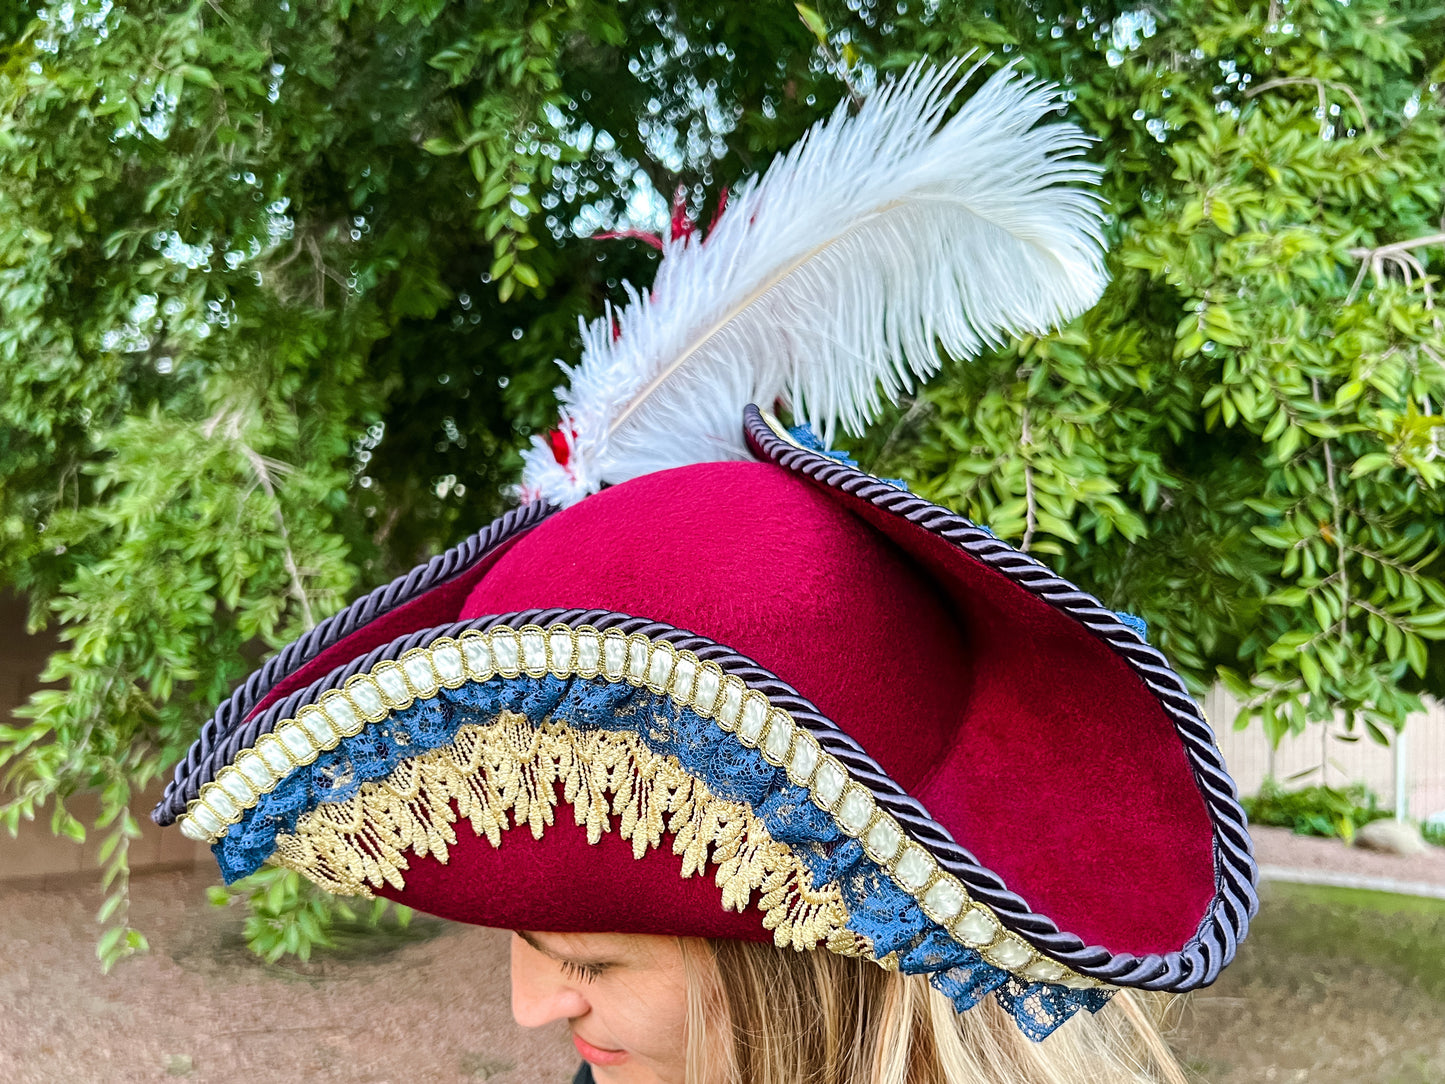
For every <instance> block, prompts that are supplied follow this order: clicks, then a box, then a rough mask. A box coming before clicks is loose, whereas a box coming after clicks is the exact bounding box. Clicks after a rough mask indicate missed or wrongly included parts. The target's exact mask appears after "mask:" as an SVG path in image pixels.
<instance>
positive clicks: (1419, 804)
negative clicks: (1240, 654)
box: [1204, 686, 1445, 821]
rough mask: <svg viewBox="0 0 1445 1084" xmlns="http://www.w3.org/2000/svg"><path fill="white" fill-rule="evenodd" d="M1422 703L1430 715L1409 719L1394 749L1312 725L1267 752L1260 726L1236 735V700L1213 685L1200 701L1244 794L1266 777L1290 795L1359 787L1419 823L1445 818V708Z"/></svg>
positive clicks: (1254, 790) (1337, 729)
mask: <svg viewBox="0 0 1445 1084" xmlns="http://www.w3.org/2000/svg"><path fill="white" fill-rule="evenodd" d="M1425 703H1426V707H1427V709H1428V710H1426V711H1425V712H1423V713H1421V714H1419V715H1413V716H1411V717H1410V721H1409V722H1408V723H1407V724H1406V726H1405V730H1404V734H1403V739H1404V740H1403V742H1398V740H1397V745H1398V747H1397V745H1391V746H1384V745H1380V744H1379V743H1377V742H1375V741H1373V740H1372V739H1371V738H1370V737H1369V735H1368V734H1366V733H1364V732H1363V730H1358V731H1356V733H1355V735H1348V734H1346V731H1345V729H1344V727H1342V726H1338V725H1332V726H1318V725H1313V724H1312V725H1311V726H1310V728H1309V729H1308V730H1307V731H1306V732H1305V733H1304V734H1303V735H1300V736H1298V737H1296V736H1294V735H1288V736H1286V737H1285V738H1284V740H1283V741H1281V742H1280V745H1279V748H1278V749H1271V748H1270V745H1269V741H1268V740H1267V739H1266V738H1265V736H1264V729H1263V728H1262V727H1261V726H1260V725H1259V724H1258V723H1257V722H1256V723H1251V724H1250V725H1249V727H1248V728H1246V729H1244V730H1235V729H1234V718H1235V714H1236V707H1235V704H1234V701H1233V700H1232V699H1231V698H1230V696H1229V695H1228V694H1227V693H1225V691H1224V690H1223V689H1222V688H1220V687H1218V686H1216V687H1215V688H1214V689H1212V690H1211V691H1210V693H1209V695H1208V696H1207V697H1205V698H1204V712H1205V714H1206V715H1207V716H1208V717H1209V722H1210V724H1211V725H1212V726H1213V727H1214V732H1215V734H1216V736H1217V737H1218V739H1219V748H1220V750H1221V751H1222V752H1223V753H1224V762H1225V764H1226V765H1227V766H1228V767H1229V771H1230V774H1231V775H1233V776H1234V781H1235V783H1236V784H1237V785H1238V786H1239V792H1240V793H1241V794H1254V793H1257V792H1258V790H1259V786H1260V784H1261V783H1262V782H1263V781H1264V779H1265V777H1266V776H1269V775H1273V776H1274V778H1275V779H1277V780H1279V781H1280V782H1281V783H1282V784H1283V785H1284V786H1285V788H1286V789H1289V790H1293V789H1296V788H1298V787H1304V786H1308V785H1310V784H1312V783H1325V784H1328V785H1329V786H1336V787H1337V786H1344V785H1345V784H1347V783H1364V784H1365V785H1366V786H1367V787H1369V788H1370V789H1371V790H1372V791H1374V792H1375V793H1376V794H1377V795H1379V797H1380V803H1381V805H1383V806H1385V807H1386V808H1389V809H1402V810H1403V812H1404V813H1405V815H1406V816H1407V817H1410V818H1413V819H1415V820H1422V821H1423V820H1426V819H1428V818H1432V817H1439V818H1442V819H1445V704H1441V703H1439V702H1436V701H1433V700H1426V702H1425ZM1351 737H1353V738H1355V740H1350V738H1351Z"/></svg>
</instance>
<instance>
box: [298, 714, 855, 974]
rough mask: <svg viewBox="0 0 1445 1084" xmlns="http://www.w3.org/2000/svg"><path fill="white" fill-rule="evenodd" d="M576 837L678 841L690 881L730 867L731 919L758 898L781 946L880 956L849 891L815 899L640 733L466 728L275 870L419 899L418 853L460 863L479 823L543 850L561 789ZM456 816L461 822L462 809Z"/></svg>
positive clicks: (524, 726) (777, 852)
mask: <svg viewBox="0 0 1445 1084" xmlns="http://www.w3.org/2000/svg"><path fill="white" fill-rule="evenodd" d="M558 783H560V784H561V785H562V794H563V798H564V799H565V800H566V802H567V803H569V804H570V805H571V806H572V812H573V817H574V819H575V822H576V824H577V825H578V826H579V827H581V826H585V827H586V829H587V841H588V842H589V843H596V842H597V841H598V840H599V839H601V838H602V835H603V833H604V832H610V831H612V828H613V821H612V818H613V817H617V818H619V821H620V823H619V824H618V831H619V832H620V833H621V836H622V838H623V839H625V840H628V841H629V842H631V844H632V854H633V857H634V858H641V857H642V856H643V855H644V854H646V853H647V852H648V851H649V850H650V849H652V848H654V847H657V846H660V845H661V843H662V837H663V833H664V832H671V833H672V834H673V837H674V838H673V844H672V850H673V853H674V854H677V855H680V856H681V858H682V871H681V875H682V876H683V877H690V876H692V875H693V874H694V873H702V872H704V871H705V870H706V869H707V867H708V866H709V865H713V866H716V867H717V869H716V872H715V873H714V879H715V880H716V882H717V885H718V887H719V888H720V889H721V890H722V905H723V907H724V908H727V909H728V910H733V911H742V910H744V909H745V908H746V907H747V906H748V904H749V902H750V901H751V899H752V895H753V893H754V892H757V893H759V894H760V895H759V900H758V906H759V907H760V908H761V909H762V911H763V926H764V927H765V928H766V929H770V930H772V931H773V939H774V941H775V942H776V943H777V944H778V945H780V946H790V947H792V948H794V949H798V950H803V949H811V948H814V947H816V946H818V945H819V944H820V943H824V944H826V946H827V947H828V948H829V949H831V950H832V951H834V952H839V953H842V954H844V955H850V956H871V955H872V945H871V944H869V942H868V940H867V938H864V937H861V936H859V935H858V934H855V933H854V932H853V931H851V930H849V929H848V928H847V926H846V923H847V920H848V913H847V910H846V909H845V908H844V906H843V901H842V897H841V895H840V894H839V891H838V887H837V885H832V884H830V885H826V886H824V887H823V888H822V889H814V888H813V887H812V876H811V874H810V873H809V872H808V869H807V867H806V866H804V865H803V863H802V862H801V861H800V860H799V859H798V858H797V857H796V856H795V855H794V854H793V852H792V851H791V850H790V849H789V848H788V847H787V846H786V845H785V844H782V843H779V842H777V841H776V840H774V839H773V838H772V836H771V835H770V834H769V833H768V830H767V828H766V826H765V825H764V824H763V822H762V821H761V820H759V819H758V817H757V816H756V815H755V814H754V813H753V812H752V810H751V809H750V808H749V807H748V806H747V804H746V803H743V802H731V801H725V800H723V799H720V798H717V797H714V796H713V794H712V792H711V791H709V790H708V788H707V786H706V785H705V784H704V783H703V782H702V781H701V780H698V779H695V778H694V777H693V776H691V775H689V774H688V773H687V772H686V771H684V770H683V768H682V765H681V764H680V763H679V762H678V761H677V759H676V758H675V757H669V756H664V755H662V754H660V753H656V752H654V751H652V750H651V749H649V748H648V747H647V746H646V745H644V744H643V743H642V742H640V741H639V740H638V739H637V738H636V737H634V736H633V735H631V734H629V733H626V732H614V731H603V730H585V731H583V730H574V729H573V728H571V727H569V726H567V725H565V724H561V723H556V722H551V723H545V724H543V725H542V726H540V727H537V726H533V725H532V723H531V722H530V721H529V720H528V719H527V718H526V716H523V715H519V714H515V713H512V712H503V713H502V714H501V715H500V716H499V717H498V719H497V721H496V722H493V723H489V724H487V725H484V726H477V725H466V726H463V727H461V728H460V729H459V730H458V731H457V733H456V736H455V737H454V739H453V740H452V743H451V744H450V745H446V746H442V747H441V748H439V749H435V750H432V751H431V752H428V753H423V754H421V755H419V756H416V757H412V758H410V759H407V760H403V761H402V762H401V763H400V764H398V765H397V767H396V768H395V770H394V771H393V772H392V773H391V775H390V776H388V777H387V778H386V779H385V780H384V781H382V782H377V783H363V784H362V785H361V787H360V789H359V790H358V792H357V793H356V794H355V795H353V796H352V797H351V798H349V799H347V800H346V801H344V802H337V803H334V804H322V805H318V806H317V807H316V808H315V809H314V810H312V811H310V812H308V813H306V814H304V815H303V816H302V817H301V818H300V820H299V821H298V822H297V825H296V832H295V833H294V834H292V835H284V834H282V835H278V836H277V838H276V850H275V853H274V854H273V855H272V857H271V859H270V860H271V861H272V862H275V863H276V864H277V865H281V866H285V867H287V868H289V869H293V870H296V871H297V872H298V873H300V874H301V875H302V876H304V877H306V878H308V879H309V880H311V881H314V882H315V883H316V884H318V885H320V886H321V887H322V888H324V889H327V890H328V891H330V892H336V893H340V894H342V895H351V896H371V895H372V887H373V886H379V885H381V884H382V883H386V884H389V885H391V886H392V887H393V888H395V889H398V890H400V889H402V888H404V887H405V880H404V878H403V876H402V873H403V871H405V870H406V869H407V868H408V866H407V857H406V856H407V854H408V852H410V853H414V854H417V855H427V854H430V855H434V856H435V857H436V859H437V860H438V861H439V862H442V863H444V864H445V863H446V861H447V859H448V856H449V853H450V851H449V848H450V847H452V846H455V844H456V842H457V835H456V831H455V829H454V828H453V822H454V821H455V819H456V818H457V817H458V816H460V817H465V818H466V819H467V820H468V821H469V822H470V824H471V827H472V830H473V831H474V832H475V833H476V834H477V835H478V836H485V837H486V838H487V840H488V842H490V843H491V845H492V846H493V847H499V846H501V843H502V833H503V832H505V831H508V830H509V829H511V828H520V827H521V826H523V825H526V826H527V827H528V828H529V829H531V832H532V837H533V838H534V839H540V838H541V837H542V833H543V832H544V831H545V830H546V829H547V828H548V827H549V826H550V825H551V824H552V823H553V817H554V809H555V807H556V804H557V791H556V784H558ZM453 802H455V803H456V806H455V812H454V811H453V806H452V803H453Z"/></svg>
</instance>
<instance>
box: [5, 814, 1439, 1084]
mask: <svg viewBox="0 0 1445 1084" xmlns="http://www.w3.org/2000/svg"><path fill="white" fill-rule="evenodd" d="M1259 851H1260V857H1261V858H1262V859H1263V860H1264V862H1265V863H1266V864H1270V865H1281V866H1292V867H1300V866H1302V865H1303V866H1305V867H1306V868H1333V869H1342V870H1344V871H1345V872H1356V873H1363V874H1367V875H1371V876H1380V877H1387V878H1391V879H1394V880H1402V881H1427V882H1431V883H1434V881H1435V879H1436V878H1437V877H1438V878H1439V883H1442V884H1445V856H1441V855H1439V854H1432V855H1431V856H1429V860H1428V861H1421V860H1407V859H1391V858H1385V857H1382V856H1375V855H1366V854H1363V853H1361V852H1354V851H1349V850H1347V849H1345V848H1343V847H1341V846H1340V845H1339V844H1338V843H1334V842H1332V841H1328V840H1301V839H1298V838H1297V837H1289V836H1288V834H1287V833H1282V832H1279V833H1276V832H1272V831H1271V830H1265V831H1264V832H1261V834H1260V847H1259ZM1382 861H1383V862H1384V863H1385V864H1384V865H1380V864H1379V863H1380V862H1382ZM1311 862H1313V863H1316V865H1315V866H1313V867H1311V866H1309V863H1311ZM212 881H213V874H212V873H211V872H210V871H209V870H198V871H195V872H193V873H185V874H157V875H152V876H147V877H141V878H138V879H137V880H136V882H135V884H134V886H133V899H134V902H133V914H134V919H135V922H136V924H137V925H138V926H139V927H140V928H142V929H144V930H145V932H146V934H147V935H148V936H149V938H150V941H151V945H152V951H151V952H150V953H149V954H148V955H145V956H141V957H138V958H135V959H132V960H128V961H126V962H124V963H122V964H121V965H120V966H119V967H118V968H117V969H116V971H115V973H114V974H112V975H110V976H109V977H103V976H101V975H100V973H99V969H98V967H97V965H96V962H95V957H94V950H93V946H94V942H95V935H96V928H95V926H94V925H93V923H92V916H93V914H94V911H95V908H96V907H97V906H98V905H99V903H100V899H101V896H100V892H99V888H98V886H95V885H93V884H91V885H87V884H77V883H72V884H70V885H67V886H64V887H61V888H46V889H35V888H30V889H25V888H16V887H9V888H4V887H0V1081H4V1082H5V1084H51V1082H62V1081H63V1082H80V1084H88V1082H92V1081H95V1082H105V1084H110V1082H116V1084H125V1082H131V1081H157V1080H169V1079H176V1078H181V1079H186V1080H190V1081H196V1082H211V1081H215V1082H220V1081H234V1080H265V1081H267V1082H268V1084H269V1082H272V1081H276V1082H291V1081H308V1082H309V1081H322V1082H324V1081H357V1082H371V1084H382V1082H393V1084H402V1082H408V1084H409V1082H413V1081H420V1082H430V1081H440V1082H452V1081H476V1080H487V1081H495V1082H497V1084H565V1082H566V1081H568V1080H569V1079H570V1074H571V1072H572V1069H573V1067H574V1065H575V1063H576V1060H577V1059H576V1055H575V1053H574V1052H573V1050H572V1048H571V1044H570V1043H568V1042H567V1040H566V1036H565V1032H564V1030H563V1029H561V1028H557V1029H552V1030H544V1031H540V1032H528V1031H522V1030H521V1029H519V1028H517V1027H516V1026H515V1025H514V1024H513V1023H512V1020H511V1014H510V1010H509V1006H508V1001H507V997H508V990H507V980H506V967H507V964H506V935H504V934H500V933H497V932H494V931H490V930H483V929H477V928H470V927H461V926H453V925H448V924H445V923H441V922H436V921H433V920H428V919H418V922H417V923H416V924H415V926H414V927H413V929H412V930H411V931H409V932H408V933H407V934H406V935H405V936H387V937H382V938H375V937H373V938H370V939H365V940H362V941H361V942H360V943H359V944H358V945H356V946H354V947H353V948H352V950H351V951H349V952H346V953H343V954H340V955H336V956H331V957H327V958H324V959H317V960H314V961H313V962H312V963H310V964H299V963H293V964H278V965H274V966H267V965H265V964H262V963H260V962H259V961H257V960H256V959H255V958H253V957H252V956H250V954H249V953H247V951H246V949H245V947H244V946H243V945H242V943H241V937H240V915H239V914H238V913H237V912H236V911H233V910H232V911H227V910H217V909H215V908H212V907H210V906H209V905H208V904H207V903H206V902H205V888H206V886H207V885H208V884H210V883H212ZM1177 1015H1178V1019H1179V1023H1178V1026H1177V1028H1176V1030H1175V1032H1174V1034H1173V1036H1172V1039H1173V1041H1174V1042H1175V1045H1176V1046H1177V1047H1178V1049H1179V1050H1180V1052H1181V1054H1182V1056H1183V1057H1184V1058H1185V1060H1186V1061H1187V1063H1188V1064H1189V1065H1190V1066H1191V1068H1193V1069H1194V1070H1195V1072H1196V1073H1197V1074H1198V1076H1197V1079H1199V1080H1201V1081H1206V1082H1208V1084H1256V1082H1259V1081H1265V1082H1269V1081H1279V1082H1286V1081H1291V1082H1292V1081H1307V1082H1310V1084H1439V1082H1441V1081H1445V902H1442V901H1438V900H1415V899H1410V898H1403V897H1394V896H1380V895H1377V894H1372V893H1360V892H1352V891H1346V890H1340V889H1320V888H1311V887H1307V886H1300V885H1287V884H1275V885H1267V886H1266V888H1265V892H1264V903H1263V907H1262V910H1261V913H1260V916H1259V918H1258V919H1257V920H1256V923H1255V927H1254V931H1253V934H1252V935H1251V937H1250V939H1249V941H1248V942H1247V943H1246V944H1245V946H1244V947H1243V949H1242V950H1241V952H1240V956H1239V960H1238V961H1237V962H1236V963H1235V965H1234V966H1233V967H1231V968H1230V969H1229V970H1228V971H1226V972H1225V974H1224V976H1223V978H1221V980H1220V981H1219V983H1218V984H1216V985H1215V986H1214V987H1212V988H1210V989H1208V990H1205V991H1201V992H1199V993H1197V994H1193V995H1191V996H1190V997H1188V998H1187V999H1184V1000H1183V1002H1182V1004H1181V1005H1180V1008H1179V1010H1178V1013H1177Z"/></svg>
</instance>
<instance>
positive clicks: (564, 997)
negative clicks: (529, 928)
mask: <svg viewBox="0 0 1445 1084" xmlns="http://www.w3.org/2000/svg"><path fill="white" fill-rule="evenodd" d="M512 1015H513V1016H514V1017H516V1020H517V1023H519V1024H521V1025H522V1026H523V1027H540V1026H541V1025H543V1024H549V1023H551V1022H552V1021H554V1020H566V1021H567V1023H568V1025H569V1026H570V1027H571V1029H572V1042H573V1043H574V1044H575V1045H576V1047H577V1052H578V1053H579V1054H580V1055H581V1056H582V1058H583V1060H585V1061H587V1062H589V1063H591V1065H592V1073H593V1075H594V1076H595V1077H596V1079H597V1082H598V1084H683V1081H684V1079H685V1077H686V1065H687V1056H686V1051H687V975H686V972H685V970H684V968H683V960H682V947H681V945H679V943H678V941H677V939H676V938H674V937H654V936H650V935H647V934H621V933H527V932H523V933H515V934H513V936H512Z"/></svg>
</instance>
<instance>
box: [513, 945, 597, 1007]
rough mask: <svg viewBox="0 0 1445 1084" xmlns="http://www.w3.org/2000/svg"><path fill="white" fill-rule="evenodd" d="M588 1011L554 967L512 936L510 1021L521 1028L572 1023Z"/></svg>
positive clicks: (555, 966)
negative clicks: (555, 1023) (553, 1022)
mask: <svg viewBox="0 0 1445 1084" xmlns="http://www.w3.org/2000/svg"><path fill="white" fill-rule="evenodd" d="M590 1009H591V1005H589V1004H588V1002H587V998H586V997H584V996H583V994H582V992H581V991H580V990H578V989H577V987H576V986H575V985H574V984H573V983H571V982H569V981H568V980H567V976H565V975H564V974H562V969H561V968H559V967H558V966H557V964H556V963H555V962H554V961H552V960H549V959H548V958H547V957H546V956H543V955H542V954H541V953H540V952H538V951H537V950H536V949H534V948H532V946H531V945H529V944H527V942H525V941H523V940H522V939H521V938H520V937H518V936H517V935H516V934H513V935H512V1018H513V1019H514V1020H516V1021H517V1023H518V1024H519V1025H521V1026H522V1027H524V1028H538V1027H541V1026H542V1025H543V1024H550V1023H552V1021H554V1020H575V1019H577V1018H578V1017H580V1016H585V1015H586V1014H587V1012H588V1011H589V1010H590Z"/></svg>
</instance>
